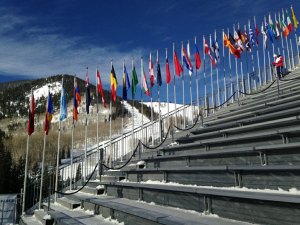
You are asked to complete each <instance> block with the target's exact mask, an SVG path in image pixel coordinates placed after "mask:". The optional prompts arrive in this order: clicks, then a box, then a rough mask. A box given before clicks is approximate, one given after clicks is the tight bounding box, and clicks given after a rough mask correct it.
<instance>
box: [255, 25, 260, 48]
mask: <svg viewBox="0 0 300 225" xmlns="http://www.w3.org/2000/svg"><path fill="white" fill-rule="evenodd" d="M254 25H255V41H256V46H258V35H259V33H260V32H259V28H258V26H257V24H254Z"/></svg>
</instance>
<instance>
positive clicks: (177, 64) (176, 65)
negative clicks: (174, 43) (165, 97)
mask: <svg viewBox="0 0 300 225" xmlns="http://www.w3.org/2000/svg"><path fill="white" fill-rule="evenodd" d="M174 65H175V73H176V74H177V76H179V77H180V74H181V73H182V72H183V70H182V67H181V65H180V62H179V60H178V57H177V54H176V52H175V51H174Z"/></svg>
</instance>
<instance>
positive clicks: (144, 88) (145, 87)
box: [142, 67, 150, 96]
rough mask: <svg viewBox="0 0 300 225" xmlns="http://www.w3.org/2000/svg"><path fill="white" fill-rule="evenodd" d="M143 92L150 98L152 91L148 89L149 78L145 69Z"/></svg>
mask: <svg viewBox="0 0 300 225" xmlns="http://www.w3.org/2000/svg"><path fill="white" fill-rule="evenodd" d="M142 85H143V91H144V93H145V94H146V95H147V96H150V91H149V88H148V83H147V78H146V73H145V70H144V67H143V83H142Z"/></svg>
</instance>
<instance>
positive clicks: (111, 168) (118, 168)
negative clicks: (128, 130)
mask: <svg viewBox="0 0 300 225" xmlns="http://www.w3.org/2000/svg"><path fill="white" fill-rule="evenodd" d="M140 142H141V141H140V140H139V142H138V144H137V146H136V148H135V149H134V151H133V153H132V155H131V156H130V158H129V159H128V160H127V162H126V163H125V164H124V165H122V166H120V167H117V168H113V167H109V166H107V165H105V164H104V163H102V166H104V167H105V168H106V169H109V170H120V169H122V168H124V167H125V166H127V165H128V163H129V162H130V161H131V159H132V157H133V156H134V155H135V152H136V151H137V149H138V147H139V143H140Z"/></svg>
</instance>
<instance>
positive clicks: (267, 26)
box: [265, 22, 275, 43]
mask: <svg viewBox="0 0 300 225" xmlns="http://www.w3.org/2000/svg"><path fill="white" fill-rule="evenodd" d="M265 27H266V32H267V35H268V36H269V39H270V41H271V42H272V43H274V38H275V34H274V32H273V30H272V29H271V28H270V26H269V24H268V23H267V22H266V26H265Z"/></svg>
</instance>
